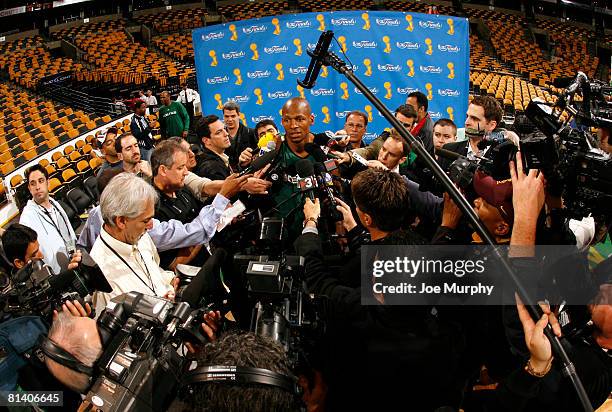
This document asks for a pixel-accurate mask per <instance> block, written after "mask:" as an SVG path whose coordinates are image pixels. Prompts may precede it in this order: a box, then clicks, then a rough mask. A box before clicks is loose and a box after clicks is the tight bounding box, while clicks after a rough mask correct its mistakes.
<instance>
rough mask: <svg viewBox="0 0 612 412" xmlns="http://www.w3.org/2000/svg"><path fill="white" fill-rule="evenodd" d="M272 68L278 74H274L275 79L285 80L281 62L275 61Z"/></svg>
mask: <svg viewBox="0 0 612 412" xmlns="http://www.w3.org/2000/svg"><path fill="white" fill-rule="evenodd" d="M274 68H275V69H276V71H277V72H278V76H276V80H285V72H284V71H283V65H282V64H281V63H276V65H275V66H274Z"/></svg>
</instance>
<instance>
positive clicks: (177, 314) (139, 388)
mask: <svg viewBox="0 0 612 412" xmlns="http://www.w3.org/2000/svg"><path fill="white" fill-rule="evenodd" d="M205 311H206V309H204V308H201V309H195V310H193V309H191V307H190V306H189V304H188V303H186V302H180V303H172V302H170V301H168V300H166V299H163V298H160V297H156V296H147V295H143V294H142V293H138V292H130V293H125V294H123V295H120V296H117V297H115V298H114V299H112V300H111V302H110V303H109V304H108V305H107V307H106V309H105V311H104V312H103V313H102V315H101V316H100V318H99V319H98V332H99V334H100V338H101V341H102V347H103V348H104V353H103V354H102V355H101V356H100V358H99V359H98V361H97V363H96V365H95V369H94V379H95V380H94V382H93V384H92V386H91V388H90V390H89V392H88V393H87V396H86V398H85V401H84V405H87V408H86V409H85V410H96V411H143V410H146V411H163V410H166V409H167V407H168V405H169V404H170V403H171V402H172V400H173V399H174V398H175V396H176V392H177V390H178V388H179V384H180V381H181V378H182V373H183V371H184V369H185V364H186V362H187V360H186V358H185V357H184V356H183V355H182V354H181V353H180V351H181V349H182V348H181V346H182V343H183V342H184V341H190V342H194V343H205V342H206V338H205V337H204V335H203V334H202V332H201V329H200V324H201V322H202V316H203V315H204V313H205Z"/></svg>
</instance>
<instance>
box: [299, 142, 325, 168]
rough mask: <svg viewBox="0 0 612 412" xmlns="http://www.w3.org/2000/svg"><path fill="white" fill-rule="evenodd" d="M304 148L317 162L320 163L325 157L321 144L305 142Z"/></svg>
mask: <svg viewBox="0 0 612 412" xmlns="http://www.w3.org/2000/svg"><path fill="white" fill-rule="evenodd" d="M304 150H306V151H307V152H308V154H309V155H311V156H312V157H314V158H315V160H316V161H317V162H319V163H322V162H324V161H325V160H326V159H327V157H326V156H325V152H324V151H323V149H321V146H319V145H318V144H316V143H306V144H305V145H304Z"/></svg>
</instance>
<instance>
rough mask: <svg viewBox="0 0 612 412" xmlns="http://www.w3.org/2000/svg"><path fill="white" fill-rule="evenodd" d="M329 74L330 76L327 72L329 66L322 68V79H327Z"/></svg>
mask: <svg viewBox="0 0 612 412" xmlns="http://www.w3.org/2000/svg"><path fill="white" fill-rule="evenodd" d="M327 74H328V72H327V66H323V67H321V74H320V76H321V77H323V78H325V77H327Z"/></svg>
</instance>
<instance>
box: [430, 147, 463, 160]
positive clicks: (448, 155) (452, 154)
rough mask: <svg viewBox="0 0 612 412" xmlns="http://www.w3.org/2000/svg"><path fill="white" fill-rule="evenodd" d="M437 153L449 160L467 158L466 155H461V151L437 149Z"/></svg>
mask: <svg viewBox="0 0 612 412" xmlns="http://www.w3.org/2000/svg"><path fill="white" fill-rule="evenodd" d="M436 154H437V155H438V156H442V157H444V158H445V159H449V160H457V159H464V158H465V156H461V155H460V154H459V153H455V152H452V151H450V150H446V149H436Z"/></svg>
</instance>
